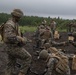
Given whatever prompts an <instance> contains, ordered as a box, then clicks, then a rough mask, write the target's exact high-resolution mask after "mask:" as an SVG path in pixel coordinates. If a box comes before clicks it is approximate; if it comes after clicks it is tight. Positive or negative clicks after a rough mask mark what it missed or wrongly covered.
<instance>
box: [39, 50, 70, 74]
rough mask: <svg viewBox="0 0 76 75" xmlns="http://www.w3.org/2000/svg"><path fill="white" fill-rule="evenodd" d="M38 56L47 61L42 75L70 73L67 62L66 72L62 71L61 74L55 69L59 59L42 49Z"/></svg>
mask: <svg viewBox="0 0 76 75" xmlns="http://www.w3.org/2000/svg"><path fill="white" fill-rule="evenodd" d="M39 58H41V59H44V58H45V60H46V62H47V70H46V73H45V74H44V75H70V68H69V65H68V64H67V69H66V72H63V73H62V74H61V73H59V72H58V71H57V70H56V66H57V64H58V63H59V59H58V57H54V56H53V55H52V54H48V52H47V51H46V50H42V51H41V52H40V54H39ZM59 70H60V69H59ZM61 71H62V70H61Z"/></svg>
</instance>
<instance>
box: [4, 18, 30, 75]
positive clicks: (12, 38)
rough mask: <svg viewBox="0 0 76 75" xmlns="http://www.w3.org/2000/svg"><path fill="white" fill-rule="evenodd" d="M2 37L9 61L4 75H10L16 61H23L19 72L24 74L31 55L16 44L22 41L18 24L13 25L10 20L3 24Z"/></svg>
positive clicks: (28, 65)
mask: <svg viewBox="0 0 76 75" xmlns="http://www.w3.org/2000/svg"><path fill="white" fill-rule="evenodd" d="M3 35H4V40H3V41H4V43H5V44H6V52H7V54H8V60H9V61H8V65H7V68H6V71H5V75H12V73H13V72H14V70H15V69H14V66H15V64H16V60H17V59H20V60H21V61H23V63H22V65H23V66H22V67H21V69H20V72H21V73H24V74H26V73H27V70H28V68H29V67H30V63H31V55H30V54H29V53H28V52H27V51H26V50H25V49H24V48H23V47H19V46H18V44H19V43H21V42H23V41H22V37H21V33H20V30H19V27H18V23H17V22H16V23H15V22H14V21H13V19H12V18H11V19H9V20H8V21H7V22H6V23H5V26H4V33H3Z"/></svg>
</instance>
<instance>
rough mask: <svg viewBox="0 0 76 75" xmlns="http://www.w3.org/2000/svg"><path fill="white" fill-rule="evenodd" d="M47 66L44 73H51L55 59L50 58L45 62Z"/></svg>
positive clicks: (48, 74) (50, 74)
mask: <svg viewBox="0 0 76 75" xmlns="http://www.w3.org/2000/svg"><path fill="white" fill-rule="evenodd" d="M47 67H48V69H47V72H46V74H45V75H52V73H53V70H54V67H55V60H54V58H50V59H49V61H48V63H47Z"/></svg>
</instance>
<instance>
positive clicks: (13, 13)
mask: <svg viewBox="0 0 76 75" xmlns="http://www.w3.org/2000/svg"><path fill="white" fill-rule="evenodd" d="M11 15H12V16H16V17H22V16H23V12H22V11H21V10H20V9H14V10H13V11H12V12H11Z"/></svg>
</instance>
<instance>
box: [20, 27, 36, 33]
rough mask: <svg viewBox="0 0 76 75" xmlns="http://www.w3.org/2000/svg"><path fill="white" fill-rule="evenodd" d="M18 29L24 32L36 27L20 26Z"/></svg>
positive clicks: (33, 29)
mask: <svg viewBox="0 0 76 75" xmlns="http://www.w3.org/2000/svg"><path fill="white" fill-rule="evenodd" d="M20 30H21V31H22V32H23V33H24V32H34V31H36V30H37V27H33V26H20Z"/></svg>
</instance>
